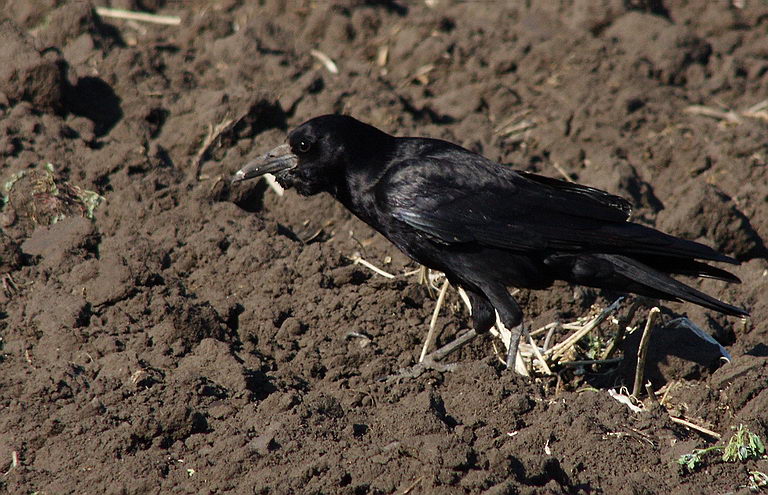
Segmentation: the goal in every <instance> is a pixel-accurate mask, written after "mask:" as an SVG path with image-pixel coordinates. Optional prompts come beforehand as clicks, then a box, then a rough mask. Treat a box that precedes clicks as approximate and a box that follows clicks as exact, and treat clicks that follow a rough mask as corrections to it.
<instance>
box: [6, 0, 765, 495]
mask: <svg viewBox="0 0 768 495" xmlns="http://www.w3.org/2000/svg"><path fill="white" fill-rule="evenodd" d="M523 3H526V2H502V1H498V2H492V1H487V2H460V1H450V0H431V1H429V2H425V1H419V2H417V1H412V2H407V1H401V2H395V1H386V0H378V1H377V0H328V1H309V0H263V1H260V2H244V1H240V0H221V1H202V0H198V1H195V2H180V1H164V0H115V1H113V2H112V6H113V7H121V8H127V9H134V10H148V11H152V12H155V13H157V14H167V15H178V16H180V17H181V24H180V25H178V26H163V25H158V24H153V23H139V22H136V21H125V20H120V19H113V18H108V17H100V16H98V15H96V14H95V13H94V10H93V5H91V4H89V3H86V2H53V1H46V2H14V1H6V2H4V3H0V8H1V9H2V12H3V16H4V17H7V18H8V20H6V21H3V22H2V23H0V60H2V64H0V65H1V67H0V154H2V160H0V179H2V181H1V182H0V187H3V195H4V196H6V199H5V200H4V203H5V204H4V206H2V209H1V210H0V221H1V225H2V229H3V230H2V233H1V234H0V241H1V242H0V248H1V249H2V251H0V277H2V281H3V288H2V291H0V336H1V337H2V341H0V343H1V344H2V349H1V350H0V352H1V353H2V354H1V356H0V411H1V412H0V491H2V492H3V493H33V492H35V493H47V494H53V493H114V494H118V493H120V494H138V493H169V492H174V493H219V492H227V491H229V492H233V493H349V494H374V493H376V494H378V493H480V492H485V493H489V494H490V493H493V494H506V493H510V494H511V493H611V494H613V493H622V494H624V493H626V494H630V493H631V494H646V493H727V492H745V491H747V490H748V488H747V486H748V485H749V483H750V474H749V472H750V471H762V472H766V471H768V461H766V460H758V461H754V460H752V461H748V462H746V463H723V462H718V461H717V459H716V457H717V456H713V457H711V458H708V460H707V463H706V465H704V466H703V467H701V468H699V469H698V470H696V471H695V472H692V473H686V472H683V471H682V470H681V468H680V466H679V465H678V463H677V459H678V457H679V456H680V455H681V454H684V453H689V452H691V451H692V449H694V448H697V447H705V446H708V445H713V444H714V440H713V439H712V438H710V437H707V436H704V435H702V434H699V433H696V432H695V431H693V430H690V429H688V428H686V427H684V426H681V425H679V424H676V423H673V422H672V420H671V419H670V413H672V414H673V415H678V416H680V415H682V416H685V417H686V418H688V419H690V420H691V421H693V422H694V423H697V424H700V425H703V426H706V427H708V428H710V429H712V430H714V431H715V432H718V433H721V434H723V435H724V436H723V440H721V441H720V444H723V443H724V442H725V440H727V438H728V437H730V435H731V431H732V430H731V427H734V426H737V425H739V424H745V425H747V426H749V428H750V429H751V430H752V431H753V432H755V433H757V434H759V435H760V436H762V438H764V439H765V438H768V413H767V412H766V411H768V390H766V386H767V385H768V366H766V363H767V362H768V347H766V344H765V342H766V336H767V335H768V327H767V326H766V318H767V317H768V302H767V300H766V297H765V293H766V291H767V290H768V263H767V262H766V249H765V246H764V244H763V241H762V237H763V236H765V235H767V234H768V215H767V214H766V203H767V202H768V168H767V164H766V162H767V161H768V139H766V136H768V114H767V113H766V109H765V107H763V108H762V109H761V108H759V107H754V105H756V104H758V103H760V102H761V101H764V100H765V98H766V97H767V96H768V36H767V34H768V4H766V3H765V2H763V1H759V0H743V1H733V2H726V1H721V2H711V1H709V0H690V1H685V0H678V1H665V2H661V1H619V0H602V1H599V2H593V1H590V0H565V1H562V2H542V3H539V2H529V3H532V4H534V5H536V4H539V5H544V7H537V8H528V7H524V6H522V5H520V4H523ZM312 50H318V51H320V52H322V53H324V54H326V55H327V56H328V57H330V59H332V60H333V61H335V63H336V66H337V67H338V74H334V73H332V72H330V71H329V69H328V68H326V67H325V66H323V64H321V63H320V62H319V60H318V58H316V57H315V56H313V55H312V54H311V51H312ZM694 105H699V106H704V107H708V108H710V109H714V110H716V111H717V112H719V113H717V115H715V116H710V115H706V114H702V112H701V111H700V110H698V111H697V110H696V108H698V107H693V106H694ZM692 107H693V110H691V108H692ZM328 112H345V113H349V114H351V115H354V116H356V117H358V118H360V119H362V120H365V121H368V122H371V123H372V124H374V125H376V126H378V127H381V128H382V129H385V130H387V131H390V132H392V133H395V134H398V135H424V136H431V137H439V138H445V139H449V140H451V141H455V142H457V143H460V144H462V145H464V146H466V147H469V148H471V149H473V150H476V151H479V152H482V153H484V154H485V155H487V156H488V157H490V158H493V159H496V160H499V161H502V162H505V163H510V164H513V165H514V166H515V167H517V168H520V169H525V170H531V171H536V172H539V173H543V174H546V175H550V176H553V177H559V176H560V173H559V172H558V168H560V169H562V170H563V171H564V172H565V173H567V174H568V175H569V176H570V177H571V178H573V179H576V180H578V181H580V182H582V183H586V184H590V185H593V186H596V187H600V188H603V189H606V190H608V191H610V192H612V193H616V194H621V195H624V196H625V197H627V198H629V199H630V200H631V201H632V202H633V204H634V205H635V206H636V211H635V212H634V218H635V219H637V220H638V221H641V222H644V223H647V224H649V225H654V226H657V227H658V228H661V229H663V230H665V231H668V232H670V233H673V234H676V235H680V236H684V237H687V238H690V239H695V240H699V241H702V242H705V243H709V244H711V245H713V246H715V247H717V248H718V249H721V250H723V251H724V252H726V253H728V254H730V255H732V256H735V257H737V258H738V259H739V260H740V261H742V262H743V263H742V265H741V266H739V267H735V268H734V271H735V273H736V274H737V275H738V276H739V277H741V279H742V280H743V283H742V284H741V285H731V286H727V285H725V284H723V283H720V282H716V281H703V282H701V283H700V284H698V286H700V287H702V288H703V289H705V290H706V291H708V292H709V293H711V294H713V295H715V296H717V297H720V298H722V299H724V300H726V301H729V302H733V303H735V304H738V305H743V306H745V307H747V308H749V309H750V310H751V311H752V318H751V319H750V320H748V321H745V322H741V321H739V320H737V319H733V318H725V317H722V316H720V315H716V314H713V313H711V312H707V311H704V310H702V309H701V308H698V307H695V306H693V305H690V304H685V305H683V304H669V305H666V307H665V312H664V315H663V319H664V320H665V321H668V320H670V319H671V318H673V317H675V316H678V315H680V314H687V315H688V316H689V317H690V318H691V320H692V321H694V322H695V323H696V324H697V325H699V326H700V327H701V328H703V329H704V330H705V331H707V332H708V333H710V334H712V335H714V336H715V337H716V338H717V339H718V340H719V341H720V342H721V343H723V344H724V345H726V346H727V348H728V350H729V352H730V353H731V355H732V356H733V361H732V362H731V363H730V364H726V365H725V366H722V367H721V368H719V369H718V370H716V371H712V370H713V369H714V368H716V367H717V364H718V363H717V360H715V362H714V363H712V362H711V360H710V361H709V362H703V361H702V362H700V363H699V364H697V363H696V362H692V361H689V360H688V359H687V358H690V357H691V356H692V355H694V354H696V352H694V351H696V350H697V349H702V348H703V347H701V346H702V345H703V344H698V345H696V343H701V342H703V341H699V340H696V339H693V338H692V337H691V336H690V334H685V333H683V334H682V339H681V338H680V337H678V338H677V339H675V338H674V335H680V334H677V333H673V332H671V331H670V332H656V338H655V339H654V344H653V348H652V350H651V362H650V363H649V373H651V378H652V380H654V387H656V388H659V387H661V386H662V385H664V384H665V383H666V384H667V385H666V387H667V388H666V390H667V392H668V393H667V394H666V397H665V398H664V404H665V405H667V406H669V407H671V411H670V412H667V410H666V409H664V408H662V407H660V406H658V405H656V406H653V405H651V403H650V402H649V403H648V404H649V407H648V408H647V411H645V412H642V413H633V412H631V411H630V410H629V409H628V408H627V407H626V406H624V405H622V404H620V403H619V402H616V401H615V400H613V399H612V398H610V397H609V395H608V393H607V389H606V388H605V386H606V384H614V383H618V382H619V381H620V380H622V379H623V380H624V381H625V382H626V374H624V375H622V374H621V373H613V374H607V375H606V374H605V372H606V369H605V368H602V369H600V370H591V369H578V368H577V369H576V370H575V371H574V369H573V368H562V369H559V370H556V371H557V372H558V375H557V376H555V377H546V376H539V377H536V378H534V379H529V378H523V377H519V376H516V375H513V374H511V373H509V372H505V371H504V370H503V368H502V366H501V365H500V364H499V362H498V359H497V358H496V357H495V356H494V353H493V349H492V346H491V339H490V338H487V339H479V340H478V341H477V342H475V343H474V344H473V345H472V346H471V347H469V348H467V349H466V350H463V351H462V352H460V353H459V354H458V355H456V356H455V357H452V358H451V360H452V361H455V362H458V363H459V366H458V367H457V369H456V370H455V371H454V372H450V373H438V372H434V371H431V372H428V373H425V374H423V375H421V376H419V377H417V378H412V379H400V380H390V381H385V380H382V379H384V378H386V377H388V376H390V375H391V374H393V373H396V372H397V371H398V370H399V369H400V368H403V367H406V366H409V365H412V364H413V363H414V362H415V360H416V359H417V357H418V352H419V348H420V344H421V341H422V339H423V336H424V334H425V330H426V326H427V323H428V321H429V317H430V314H431V311H432V308H433V307H434V301H433V298H432V297H431V296H430V294H429V292H428V291H427V289H426V288H425V287H423V286H420V285H417V284H416V277H415V276H406V275H402V274H403V273H404V272H407V271H410V270H413V269H415V268H416V266H414V265H413V263H411V262H409V261H408V260H407V259H406V258H405V257H404V256H403V255H401V254H400V253H399V252H397V251H396V250H395V249H394V248H393V247H392V246H391V245H389V244H388V243H387V242H386V241H385V240H384V239H383V238H381V237H380V236H378V235H376V234H374V233H373V232H372V231H371V230H370V229H369V228H368V227H367V226H365V225H363V224H361V222H359V221H358V220H356V219H354V218H352V217H351V216H350V215H349V214H348V213H347V212H346V211H345V210H344V209H343V208H341V207H340V206H339V205H337V204H335V203H334V202H333V201H332V200H331V198H329V197H327V196H318V197H313V198H309V199H304V198H300V197H298V196H296V195H295V194H294V193H292V192H288V193H287V194H286V195H285V196H283V197H278V196H277V195H275V194H274V193H273V192H272V191H271V190H269V189H267V187H266V186H265V185H264V183H262V182H254V183H252V184H246V185H245V186H244V187H239V188H230V186H229V183H228V178H229V177H230V175H231V174H232V172H234V171H235V170H236V169H238V168H239V167H240V166H241V165H242V164H243V163H244V162H245V161H246V160H248V159H249V158H250V157H252V156H255V155H256V154H257V153H259V152H262V151H264V150H265V149H268V148H269V147H271V146H274V145H276V144H279V143H280V142H282V140H283V139H284V137H285V132H286V130H287V129H289V128H291V127H293V126H295V125H296V124H299V123H301V122H302V121H304V120H306V119H308V118H310V117H313V116H316V115H318V114H322V113H328ZM47 164H50V165H47ZM95 193H96V194H98V195H100V196H102V197H103V198H104V200H103V201H102V202H99V198H98V197H97V196H96V194H95ZM89 217H92V219H90V218H89ZM355 252H359V253H360V254H361V255H362V256H363V257H364V258H365V259H367V260H368V261H370V262H373V263H374V264H376V265H379V266H381V267H383V268H385V269H386V270H388V271H389V272H392V273H395V274H398V277H397V278H395V279H392V280H390V279H386V278H383V277H381V276H380V275H375V274H373V273H372V272H371V271H369V270H367V269H366V268H364V267H362V266H360V265H353V264H352V263H351V261H350V257H351V256H352V255H353V253H355ZM604 296H605V295H602V294H596V293H595V292H594V291H585V290H577V291H574V290H573V289H571V288H568V287H564V286H559V287H557V288H555V289H553V290H551V291H545V292H535V293H527V292H526V293H523V294H521V296H520V300H521V303H522V304H523V305H524V308H525V311H526V317H527V319H528V321H529V322H530V323H531V325H532V326H533V327H534V328H535V327H537V326H540V325H543V324H546V323H548V322H550V321H553V320H571V319H574V318H576V317H578V316H580V315H583V314H585V313H587V312H588V311H589V306H590V305H591V304H592V303H597V304H598V305H602V306H604V305H605V304H606V302H607V301H608V299H606V298H605V297H604ZM457 301H458V298H457V297H456V295H455V293H453V292H452V293H451V295H450V304H449V305H448V306H447V307H446V309H444V310H443V313H442V315H441V318H440V320H439V325H438V326H439V329H440V330H441V331H442V333H441V336H440V338H439V341H440V343H444V342H447V341H449V340H450V339H451V338H452V337H453V336H454V335H455V334H456V332H457V331H460V330H462V329H464V328H467V326H468V324H469V320H468V317H467V315H466V312H464V311H462V310H461V309H460V306H459V305H458V303H457ZM626 307H627V305H625V306H624V307H623V309H622V311H623V312H626ZM638 321H639V322H640V323H642V319H640V320H638ZM608 330H610V329H607V328H606V329H605V330H604V331H605V332H607V331H608ZM361 336H363V337H361ZM561 336H562V334H558V336H556V338H560V337H561ZM691 342H693V343H694V344H693V345H691ZM691 348H692V349H693V350H692V351H691ZM689 351H690V352H689ZM577 357H578V356H577ZM710 358H711V354H710ZM622 369H623V370H629V369H631V366H627V365H626V363H625V365H623V366H619V371H621V370H622ZM595 371H600V372H601V373H603V374H602V375H598V374H596V373H595ZM608 371H610V370H608ZM585 373H586V374H585ZM588 384H593V385H594V384H597V385H599V388H597V389H596V388H593V387H591V386H587V385H588Z"/></svg>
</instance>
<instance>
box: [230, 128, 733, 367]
mask: <svg viewBox="0 0 768 495" xmlns="http://www.w3.org/2000/svg"><path fill="white" fill-rule="evenodd" d="M266 173H272V174H275V176H276V178H277V181H278V182H279V183H280V184H281V185H282V186H283V187H286V188H290V187H293V188H295V189H296V190H297V191H298V192H299V193H300V194H302V195H305V196H309V195H313V194H317V193H320V192H327V193H329V194H331V195H332V196H333V197H334V198H336V199H337V200H338V201H340V202H341V203H342V204H343V205H344V206H346V207H347V208H348V209H349V211H351V212H352V213H354V214H355V215H356V216H357V217H358V218H360V219H361V220H363V221H364V222H365V223H367V224H368V225H370V226H371V227H373V228H374V229H376V230H377V231H379V232H380V233H381V234H383V235H384V236H385V237H386V238H387V239H389V240H390V241H391V242H392V243H393V244H395V245H396V246H397V247H398V248H400V250H402V251H403V252H404V253H405V254H407V255H408V256H409V257H411V258H412V259H413V260H415V261H417V262H418V263H421V264H422V265H425V266H427V267H429V268H432V269H435V270H439V271H442V272H444V273H445V274H446V276H447V277H448V280H449V281H450V282H451V284H453V285H455V286H459V287H462V288H463V289H464V290H465V291H466V293H467V295H468V296H469V299H470V302H471V304H472V322H473V325H474V329H475V331H476V332H477V333H482V332H485V331H487V330H489V329H490V328H491V326H492V325H493V324H494V323H495V321H496V318H495V312H494V310H496V311H497V312H498V314H499V317H500V318H501V321H502V322H503V323H504V325H505V326H506V327H507V328H508V329H510V330H512V331H513V335H512V344H511V346H510V355H511V356H514V355H515V353H516V352H517V342H518V340H519V337H520V331H521V329H520V327H519V326H518V325H519V324H520V323H521V321H522V311H521V310H520V307H519V306H518V305H517V303H516V302H515V299H514V298H513V297H512V296H511V295H510V293H509V291H508V290H507V288H508V287H510V286H514V287H519V288H527V289H546V288H547V287H550V286H551V285H552V283H553V282H554V281H555V280H564V281H567V282H570V283H573V284H580V285H586V286H589V287H596V288H601V289H609V290H612V291H618V292H625V293H634V294H639V295H642V296H647V297H652V298H656V299H664V300H668V301H689V302H692V303H694V304H698V305H700V306H704V307H705V308H709V309H712V310H715V311H718V312H720V313H724V314H726V315H731V316H747V315H748V313H747V311H746V310H744V309H742V308H738V307H736V306H732V305H730V304H726V303H724V302H722V301H719V300H717V299H715V298H714V297H711V296H709V295H707V294H704V293H703V292H701V291H698V290H696V289H694V288H692V287H689V286H687V285H685V284H683V283H681V282H679V281H677V280H675V279H674V278H672V277H670V274H675V275H688V276H694V277H709V278H715V279H719V280H724V281H726V282H737V283H738V282H740V280H739V279H738V278H737V277H736V276H734V275H732V274H731V273H729V272H727V271H725V270H722V269H720V268H716V267H713V266H710V265H708V264H706V263H703V262H701V261H697V260H711V261H721V262H725V263H732V264H738V262H737V261H736V260H734V259H733V258H730V257H728V256H725V255H723V254H720V253H718V252H717V251H715V250H713V249H712V248H709V247H707V246H704V245H703V244H699V243H697V242H692V241H687V240H684V239H679V238H676V237H673V236H670V235H667V234H664V233H662V232H659V231H658V230H655V229H652V228H650V227H645V226H643V225H639V224H636V223H632V222H628V221H627V220H628V217H629V214H630V210H631V207H630V204H629V202H627V201H626V200H625V199H623V198H621V197H618V196H614V195H612V194H609V193H607V192H604V191H601V190H599V189H594V188H592V187H587V186H582V185H579V184H574V183H570V182H565V181H561V180H557V179H551V178H548V177H543V176H540V175H536V174H532V173H528V172H521V171H515V170H513V169H512V168H510V167H508V166H504V165H500V164H498V163H495V162H493V161H491V160H488V159H487V158H485V157H483V156H481V155H478V154H476V153H473V152H471V151H469V150H466V149H464V148H462V147H460V146H458V145H455V144H452V143H449V142H446V141H441V140H438V139H428V138H413V137H403V138H398V137H394V136H391V135H389V134H386V133H384V132H382V131H380V130H379V129H376V128H375V127H372V126H370V125H368V124H365V123H363V122H360V121H358V120H355V119H354V118H352V117H348V116H343V115H325V116H322V117H317V118H314V119H311V120H309V121H308V122H305V123H304V124H302V125H300V126H299V127H297V128H296V129H295V130H293V131H292V132H291V133H290V134H289V135H288V143H287V144H283V145H281V146H278V147H277V148H275V149H273V150H272V151H270V152H268V153H266V154H265V155H263V156H261V157H259V158H258V159H257V160H255V161H253V162H250V163H248V164H247V165H246V166H245V167H243V168H242V169H241V170H239V171H238V172H237V173H236V174H235V176H234V177H233V179H232V181H233V182H239V181H243V180H246V179H249V178H252V177H258V176H261V175H263V174H266ZM513 329H514V330H513Z"/></svg>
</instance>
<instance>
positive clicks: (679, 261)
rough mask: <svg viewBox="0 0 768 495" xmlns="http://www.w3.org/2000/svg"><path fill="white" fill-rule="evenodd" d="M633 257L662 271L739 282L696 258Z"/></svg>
mask: <svg viewBox="0 0 768 495" xmlns="http://www.w3.org/2000/svg"><path fill="white" fill-rule="evenodd" d="M634 259H635V260H637V261H639V262H640V263H642V264H644V265H647V266H649V267H651V268H653V269H655V270H658V271H660V272H662V273H674V274H675V275H687V276H689V277H705V278H714V279H716V280H722V281H724V282H730V283H734V284H740V283H741V279H739V277H737V276H736V275H734V274H732V273H731V272H729V271H726V270H723V269H721V268H717V267H714V266H710V265H708V264H706V263H702V262H700V261H696V260H691V259H683V258H672V257H661V256H648V257H644V256H635V257H634Z"/></svg>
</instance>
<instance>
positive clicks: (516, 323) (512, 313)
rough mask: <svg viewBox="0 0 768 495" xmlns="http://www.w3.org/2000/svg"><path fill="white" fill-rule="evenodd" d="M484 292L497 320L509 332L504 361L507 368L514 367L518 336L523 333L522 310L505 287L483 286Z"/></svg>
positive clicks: (518, 341)
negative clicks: (495, 312)
mask: <svg viewBox="0 0 768 495" xmlns="http://www.w3.org/2000/svg"><path fill="white" fill-rule="evenodd" d="M485 294H486V296H487V297H488V299H489V300H490V304H492V305H493V307H494V308H496V311H497V312H498V313H499V320H500V321H501V323H502V324H503V325H504V327H505V328H506V329H507V330H508V331H509V333H510V336H509V346H508V347H507V360H506V362H507V369H514V368H515V360H516V359H517V350H518V346H519V344H520V336H521V335H522V333H523V324H522V322H523V312H522V311H521V310H520V306H518V305H517V301H515V298H514V297H512V295H511V294H510V293H509V291H508V290H507V288H506V287H503V286H495V285H492V286H488V287H486V288H485Z"/></svg>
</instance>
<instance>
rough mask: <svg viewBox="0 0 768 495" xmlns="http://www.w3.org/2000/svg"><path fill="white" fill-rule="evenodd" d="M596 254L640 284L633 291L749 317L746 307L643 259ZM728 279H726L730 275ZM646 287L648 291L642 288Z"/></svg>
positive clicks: (709, 272)
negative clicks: (651, 265) (732, 302)
mask: <svg viewBox="0 0 768 495" xmlns="http://www.w3.org/2000/svg"><path fill="white" fill-rule="evenodd" d="M596 256H597V257H599V258H602V259H603V260H606V261H609V262H610V263H611V265H613V267H614V269H615V270H616V272H617V273H619V274H620V275H623V276H624V277H626V278H627V279H629V280H630V281H631V282H634V283H635V284H639V285H640V286H641V287H640V288H636V287H635V288H633V290H632V291H633V292H637V293H639V294H642V295H651V296H653V297H658V298H660V299H668V300H675V301H681V300H682V301H688V302H692V303H694V304H698V305H699V306H703V307H705V308H709V309H712V310H714V311H718V312H720V313H723V314H726V315H730V316H749V312H747V310H745V309H743V308H739V307H737V306H733V305H731V304H728V303H724V302H722V301H720V300H718V299H715V298H714V297H712V296H709V295H707V294H705V293H703V292H701V291H699V290H696V289H694V288H693V287H690V286H688V285H685V284H684V283H682V282H679V281H677V280H675V279H674V278H672V277H670V276H668V275H667V274H665V273H662V272H660V271H658V270H656V269H654V268H651V267H650V266H648V265H646V264H644V263H641V262H640V261H637V260H634V259H632V258H628V257H626V256H620V255H596ZM694 263H696V262H694ZM699 265H703V266H707V265H705V264H703V263H699ZM692 266H696V265H692ZM699 268H701V267H699ZM707 268H708V270H706V272H707V273H706V274H705V275H708V276H715V275H721V276H715V278H723V277H722V274H720V272H724V273H726V274H728V275H730V274H729V273H728V272H725V270H719V269H717V268H713V267H709V266H707ZM731 277H732V278H736V277H733V275H731ZM725 279H726V280H727V278H725ZM737 280H738V279H737ZM643 287H644V288H646V289H647V290H642V288H643Z"/></svg>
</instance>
